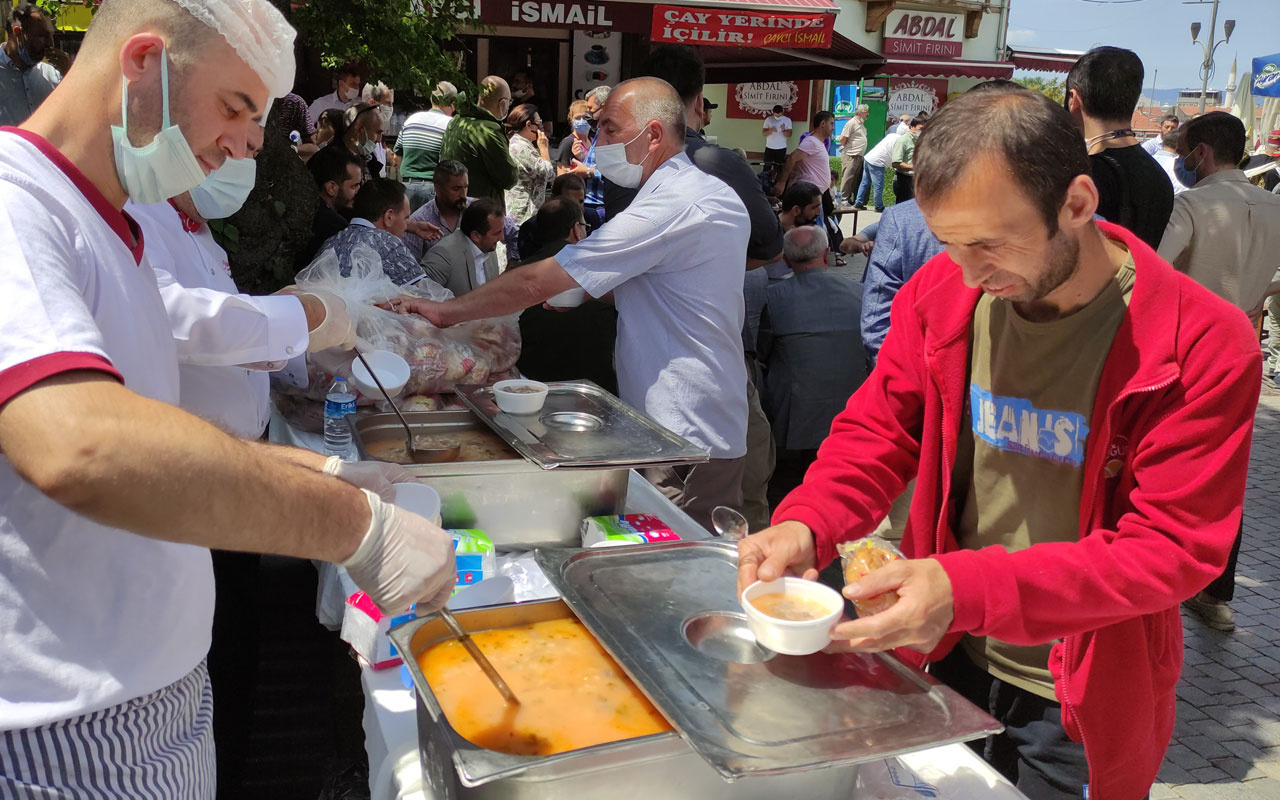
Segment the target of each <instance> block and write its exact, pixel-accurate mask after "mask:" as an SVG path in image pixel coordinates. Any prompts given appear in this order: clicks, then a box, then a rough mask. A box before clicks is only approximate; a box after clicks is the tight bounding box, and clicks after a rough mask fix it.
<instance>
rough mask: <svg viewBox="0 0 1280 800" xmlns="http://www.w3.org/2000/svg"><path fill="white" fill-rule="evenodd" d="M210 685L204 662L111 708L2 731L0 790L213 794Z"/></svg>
mask: <svg viewBox="0 0 1280 800" xmlns="http://www.w3.org/2000/svg"><path fill="white" fill-rule="evenodd" d="M215 786H216V769H215V762H214V749H213V692H212V690H211V687H210V684H209V671H208V669H207V668H206V666H205V664H204V663H203V662H202V663H201V664H200V666H198V667H196V668H195V669H194V670H192V671H191V672H189V673H187V674H186V675H185V676H183V677H182V678H181V679H179V680H178V681H176V682H174V683H172V684H170V685H169V686H166V687H165V688H163V689H160V690H158V691H155V692H152V693H151V694H148V695H144V696H142V697H138V698H135V699H133V700H129V701H128V702H125V703H121V704H120V705H117V706H112V707H111V708H106V709H103V710H102V711H96V712H94V713H92V714H86V715H85V716H82V717H76V718H74V719H68V720H61V721H59V722H54V723H50V724H48V725H43V726H41V727H38V728H26V729H21V730H12V731H0V798H5V800H8V798H14V800H126V799H127V800H179V799H181V800H188V799H189V800H212V798H213V796H214V788H215Z"/></svg>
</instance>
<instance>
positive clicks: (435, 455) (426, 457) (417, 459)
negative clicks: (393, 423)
mask: <svg viewBox="0 0 1280 800" xmlns="http://www.w3.org/2000/svg"><path fill="white" fill-rule="evenodd" d="M356 358H358V359H360V363H361V364H364V368H365V369H366V370H367V371H368V372H369V377H370V378H373V383H374V385H375V386H377V387H378V391H380V392H382V396H383V397H385V398H386V399H387V405H389V406H391V410H392V411H394V412H396V416H397V417H399V418H400V424H401V425H403V426H404V438H405V452H406V453H408V454H409V458H411V459H413V463H415V464H439V463H440V462H442V461H457V460H458V456H459V454H460V453H461V452H462V443H461V442H459V443H458V444H457V445H450V446H448V447H414V444H413V429H412V428H410V427H409V421H408V420H406V419H405V418H404V414H401V413H400V409H399V408H398V407H397V406H396V404H395V401H394V400H392V399H391V393H390V392H388V391H387V389H386V387H385V386H383V385H382V381H380V380H378V373H376V372H374V371H373V367H372V366H371V365H370V364H369V362H368V361H366V360H365V358H364V353H361V352H360V351H359V350H356Z"/></svg>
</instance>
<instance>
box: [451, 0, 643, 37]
mask: <svg viewBox="0 0 1280 800" xmlns="http://www.w3.org/2000/svg"><path fill="white" fill-rule="evenodd" d="M476 6H478V13H477V16H479V17H480V20H481V21H482V22H485V23H487V24H489V25H523V26H527V27H531V28H568V29H570V30H592V31H609V30H617V31H627V32H633V33H642V32H643V31H644V30H646V28H647V26H648V24H649V12H648V8H647V7H645V6H643V5H639V4H637V3H586V2H578V3H575V2H547V1H546V0H476Z"/></svg>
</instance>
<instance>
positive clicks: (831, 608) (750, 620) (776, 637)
mask: <svg viewBox="0 0 1280 800" xmlns="http://www.w3.org/2000/svg"><path fill="white" fill-rule="evenodd" d="M773 592H782V593H783V594H788V595H794V596H798V597H806V598H808V599H810V600H813V601H816V602H818V603H821V604H822V605H823V606H824V607H825V608H827V609H828V613H827V614H826V615H825V616H823V617H819V618H818V619H813V620H803V621H795V620H786V619H779V618H777V617H771V616H769V615H768V614H766V613H764V612H763V611H760V610H759V609H757V608H756V607H755V604H754V603H752V602H751V601H752V600H753V599H755V598H757V597H759V596H760V595H763V594H770V593H773ZM741 600H742V610H743V611H745V612H746V614H747V627H749V628H751V632H752V633H754V634H755V635H756V641H757V642H759V643H760V645H761V646H762V647H767V648H769V649H770V650H772V651H774V652H775V653H782V654H783V655H788V656H807V655H809V654H810V653H816V652H818V651H819V650H821V649H822V648H824V647H826V646H827V645H828V644H830V643H831V627H832V626H833V625H835V624H836V621H837V620H839V619H840V615H841V613H842V612H843V611H844V598H843V597H842V596H841V595H840V593H839V592H837V591H836V590H835V589H832V588H831V587H829V586H824V585H823V584H821V583H818V582H817V581H806V580H802V579H801V578H792V577H786V578H780V579H778V580H776V581H769V582H768V583H765V582H763V581H756V582H755V583H753V584H751V585H750V586H748V587H747V588H746V589H743V590H742V598H741Z"/></svg>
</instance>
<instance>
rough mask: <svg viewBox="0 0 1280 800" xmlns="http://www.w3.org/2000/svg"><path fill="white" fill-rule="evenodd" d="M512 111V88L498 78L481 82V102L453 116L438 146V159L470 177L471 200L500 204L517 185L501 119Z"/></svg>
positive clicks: (515, 171)
mask: <svg viewBox="0 0 1280 800" xmlns="http://www.w3.org/2000/svg"><path fill="white" fill-rule="evenodd" d="M510 110H511V88H510V87H509V86H507V82H506V81H504V80H503V79H502V78H499V77H498V76H497V75H490V76H489V77H487V78H485V79H484V80H483V81H481V82H480V101H479V102H478V103H468V104H466V105H465V106H463V107H462V108H461V109H459V110H458V111H457V113H456V114H454V117H453V122H451V123H449V127H448V128H446V129H445V132H444V141H443V142H442V143H441V144H440V159H441V160H442V161H443V160H444V159H446V158H452V159H454V160H456V161H461V162H462V163H463V164H464V165H465V166H466V168H467V173H468V175H469V176H470V182H471V183H470V192H471V196H472V197H489V198H492V199H493V200H495V201H497V203H498V205H500V206H501V205H503V192H505V191H506V190H507V189H510V188H511V187H512V186H515V184H516V178H517V176H518V169H517V167H516V162H514V161H512V160H511V155H510V153H509V152H508V150H507V146H508V142H507V136H506V134H505V133H504V132H503V130H502V120H504V119H506V118H507V112H508V111H510Z"/></svg>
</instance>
